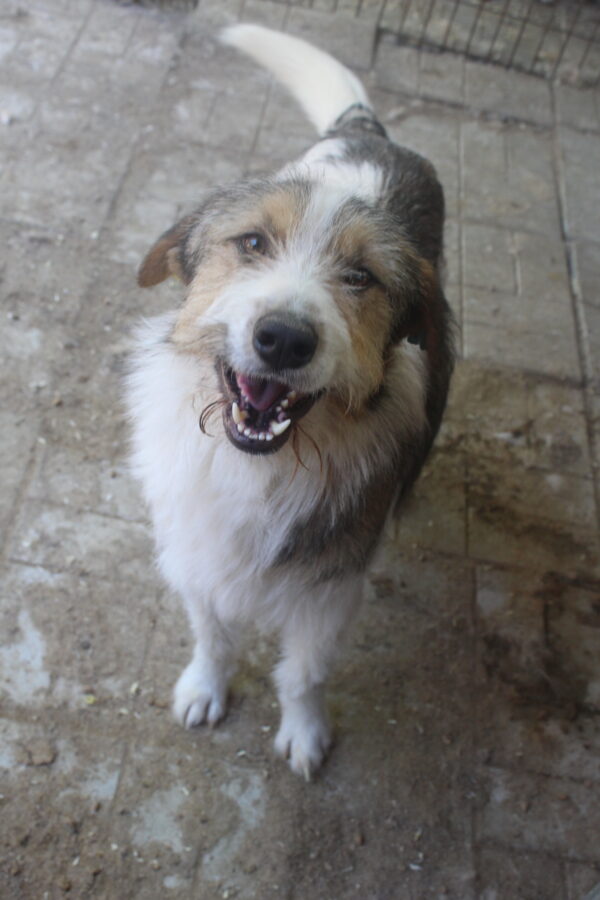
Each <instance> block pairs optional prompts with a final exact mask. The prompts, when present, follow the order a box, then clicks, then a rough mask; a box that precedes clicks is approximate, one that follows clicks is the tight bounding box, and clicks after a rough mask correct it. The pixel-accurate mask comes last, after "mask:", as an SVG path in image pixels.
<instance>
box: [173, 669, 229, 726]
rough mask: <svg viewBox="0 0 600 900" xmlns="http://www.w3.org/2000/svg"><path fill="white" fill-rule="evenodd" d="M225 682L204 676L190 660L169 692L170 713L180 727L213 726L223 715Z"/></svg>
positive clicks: (225, 693) (225, 703)
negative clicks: (170, 694) (171, 702)
mask: <svg viewBox="0 0 600 900" xmlns="http://www.w3.org/2000/svg"><path fill="white" fill-rule="evenodd" d="M226 706H227V683H226V681H225V680H224V679H219V678H217V677H213V678H207V677H206V676H205V675H203V673H202V672H200V671H199V670H198V667H197V666H196V665H195V664H194V663H193V662H191V663H190V664H189V666H188V667H187V668H186V669H184V670H183V672H182V673H181V675H180V676H179V680H178V682H177V684H176V685H175V691H174V694H173V714H174V716H175V718H176V719H177V721H178V722H180V723H181V724H182V725H183V726H184V728H194V727H195V726H196V725H204V724H206V725H211V726H212V725H216V724H217V722H218V721H219V720H220V719H222V718H223V716H224V715H225V711H226Z"/></svg>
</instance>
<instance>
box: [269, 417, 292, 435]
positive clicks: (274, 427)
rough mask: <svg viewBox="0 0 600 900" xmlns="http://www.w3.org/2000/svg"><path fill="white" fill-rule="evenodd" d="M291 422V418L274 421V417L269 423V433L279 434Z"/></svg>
mask: <svg viewBox="0 0 600 900" xmlns="http://www.w3.org/2000/svg"><path fill="white" fill-rule="evenodd" d="M291 424H292V420H291V419H286V420H285V421H284V422H276V421H275V420H274V419H273V421H272V422H271V424H270V425H269V428H270V430H271V434H274V435H275V437H277V435H279V434H283V432H284V431H285V430H286V428H288V427H289V426H290V425H291Z"/></svg>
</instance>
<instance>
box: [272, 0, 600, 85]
mask: <svg viewBox="0 0 600 900" xmlns="http://www.w3.org/2000/svg"><path fill="white" fill-rule="evenodd" d="M280 2H282V3H284V4H285V5H288V6H300V7H304V8H309V9H318V10H323V11H329V12H342V11H344V12H346V13H350V14H352V15H355V16H357V17H360V18H365V19H368V20H369V21H371V22H373V21H375V22H376V24H377V28H378V31H379V33H380V34H387V35H390V36H392V37H393V38H395V39H396V40H397V41H398V43H401V44H410V45H412V46H417V47H424V48H428V49H430V50H439V51H442V50H445V51H450V52H454V53H461V54H463V55H465V56H466V57H468V58H470V59H478V60H483V61H485V62H491V63H496V64H498V65H502V66H506V67H507V68H515V69H519V70H520V71H524V72H529V73H531V74H535V75H541V76H545V77H548V78H556V77H558V78H561V79H563V80H567V81H570V82H573V83H576V84H581V85H598V84H599V83H600V0H280Z"/></svg>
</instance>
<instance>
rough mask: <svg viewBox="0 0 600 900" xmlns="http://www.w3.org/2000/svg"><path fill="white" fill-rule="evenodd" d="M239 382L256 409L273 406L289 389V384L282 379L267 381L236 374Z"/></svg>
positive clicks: (262, 409) (261, 410) (263, 409)
mask: <svg viewBox="0 0 600 900" xmlns="http://www.w3.org/2000/svg"><path fill="white" fill-rule="evenodd" d="M236 378H237V383H238V385H239V387H240V389H241V390H242V392H243V393H244V394H245V395H246V397H247V398H248V400H249V401H250V403H251V404H252V406H253V407H254V409H257V410H258V411H259V412H264V411H265V409H268V408H269V407H270V406H273V404H274V403H275V401H276V400H278V399H279V397H281V395H282V394H284V393H286V391H287V390H288V386H287V384H281V382H280V381H266V380H265V379H264V378H252V377H250V376H246V375H236Z"/></svg>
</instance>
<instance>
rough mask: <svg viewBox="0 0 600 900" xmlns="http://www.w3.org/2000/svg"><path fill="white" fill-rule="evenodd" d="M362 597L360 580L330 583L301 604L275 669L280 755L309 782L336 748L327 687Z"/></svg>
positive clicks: (286, 631)
mask: <svg viewBox="0 0 600 900" xmlns="http://www.w3.org/2000/svg"><path fill="white" fill-rule="evenodd" d="M361 596H362V577H361V576H360V575H357V576H356V578H354V579H352V580H350V579H348V580H344V581H338V582H327V583H326V584H324V585H320V586H319V587H317V588H315V589H314V590H313V591H312V592H311V593H310V594H308V595H307V596H305V597H304V598H302V599H301V600H300V601H299V602H298V605H297V606H296V607H295V608H294V611H293V612H292V614H291V615H290V617H289V619H288V620H287V621H286V623H285V625H284V626H283V628H282V633H281V638H282V647H281V651H282V653H281V661H280V662H279V664H278V665H277V667H276V669H275V683H276V685H277V690H278V695H279V702H280V704H281V725H280V728H279V731H278V733H277V737H276V738H275V750H276V751H277V753H279V754H280V755H281V756H284V757H287V758H288V759H289V763H290V766H291V768H292V771H294V772H296V773H297V774H298V775H304V777H305V778H306V780H307V781H308V780H310V776H311V774H312V773H313V772H315V771H316V770H317V769H318V768H319V766H320V765H321V763H322V762H323V759H324V758H325V754H326V753H327V750H328V749H329V745H330V744H331V731H330V727H329V721H328V717H327V712H326V709H325V702H324V698H323V682H324V681H325V678H326V676H327V672H328V669H329V666H330V664H331V660H332V658H333V656H334V653H335V650H336V648H337V646H338V645H339V642H340V639H341V637H342V634H343V632H344V630H345V628H346V626H347V625H348V624H349V623H350V620H351V619H352V617H353V614H354V612H355V610H356V608H357V607H358V605H359V603H360V599H361Z"/></svg>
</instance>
